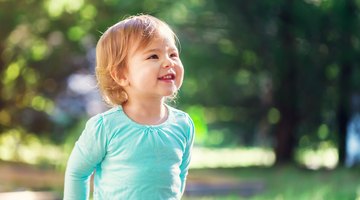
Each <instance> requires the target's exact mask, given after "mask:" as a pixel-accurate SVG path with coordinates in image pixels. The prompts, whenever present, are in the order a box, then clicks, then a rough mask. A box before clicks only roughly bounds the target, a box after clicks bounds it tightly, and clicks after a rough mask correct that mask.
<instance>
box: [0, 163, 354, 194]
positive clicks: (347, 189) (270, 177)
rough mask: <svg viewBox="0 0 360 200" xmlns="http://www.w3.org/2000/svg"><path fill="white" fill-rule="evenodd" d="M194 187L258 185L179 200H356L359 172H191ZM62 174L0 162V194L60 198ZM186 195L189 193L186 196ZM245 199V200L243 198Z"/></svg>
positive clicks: (287, 169) (257, 169)
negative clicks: (23, 192) (246, 190)
mask: <svg viewBox="0 0 360 200" xmlns="http://www.w3.org/2000/svg"><path fill="white" fill-rule="evenodd" d="M194 183H207V184H212V185H222V184H227V183H231V184H232V183H240V184H241V185H243V186H246V184H249V186H250V187H248V188H250V189H251V187H252V186H251V185H254V183H255V184H261V185H263V189H261V190H258V191H257V192H255V193H252V192H250V194H251V196H249V193H247V194H246V193H245V194H244V191H242V192H238V191H235V192H234V193H232V194H231V193H229V194H226V195H222V196H220V195H212V196H203V195H197V196H194V195H193V196H189V195H185V196H184V198H183V200H235V199H236V200H238V199H240V200H245V199H250V200H288V199H289V200H360V169H359V168H352V169H348V168H342V167H338V168H335V169H332V170H328V169H322V170H309V169H306V168H301V167H297V166H294V165H284V166H273V167H241V168H213V169H209V168H208V169H191V170H190V171H189V177H188V187H190V186H191V185H192V184H194ZM62 188H63V171H59V170H58V169H56V168H42V167H41V166H40V167H39V166H34V165H28V164H22V163H11V162H3V161H2V162H0V192H9V191H19V190H27V191H51V192H54V194H57V195H60V196H61V193H62ZM188 194H189V193H188ZM244 195H245V196H244Z"/></svg>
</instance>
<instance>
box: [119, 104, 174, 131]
mask: <svg viewBox="0 0 360 200" xmlns="http://www.w3.org/2000/svg"><path fill="white" fill-rule="evenodd" d="M165 107H166V110H167V118H166V120H165V121H163V122H161V123H160V124H141V123H138V122H136V121H134V120H133V119H131V118H130V117H129V116H128V115H127V114H126V113H125V111H124V109H123V107H122V106H121V105H120V106H117V110H118V111H121V112H123V113H124V117H125V118H126V120H127V121H128V122H129V123H130V124H132V125H135V126H137V127H140V128H159V127H162V126H164V125H165V124H167V123H168V121H169V120H170V118H171V117H172V114H171V113H172V112H171V111H170V109H171V108H170V107H169V106H168V105H166V104H165Z"/></svg>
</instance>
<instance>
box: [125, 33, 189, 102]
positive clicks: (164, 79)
mask: <svg viewBox="0 0 360 200" xmlns="http://www.w3.org/2000/svg"><path fill="white" fill-rule="evenodd" d="M183 77H184V68H183V65H182V63H181V60H180V57H179V52H178V50H177V48H176V45H175V43H174V40H173V39H172V38H170V37H169V36H166V35H160V37H157V38H155V39H154V40H153V41H152V42H150V44H149V45H147V46H146V47H145V48H140V49H138V50H136V51H135V52H133V53H130V55H129V59H128V66H127V73H126V78H127V81H128V85H127V86H126V87H124V89H125V91H126V92H127V93H128V96H129V100H131V98H133V97H135V98H146V97H150V98H160V99H162V98H163V97H166V96H171V95H173V94H174V93H175V92H177V90H178V89H179V88H180V87H181V84H182V81H183Z"/></svg>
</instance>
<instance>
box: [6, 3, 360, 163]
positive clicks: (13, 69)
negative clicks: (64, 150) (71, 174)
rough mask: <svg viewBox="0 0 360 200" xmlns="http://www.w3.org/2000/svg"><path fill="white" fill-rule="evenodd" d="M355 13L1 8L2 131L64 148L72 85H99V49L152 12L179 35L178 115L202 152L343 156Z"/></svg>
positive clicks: (234, 7)
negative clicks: (117, 29)
mask: <svg viewBox="0 0 360 200" xmlns="http://www.w3.org/2000/svg"><path fill="white" fill-rule="evenodd" d="M359 6H360V5H359V3H358V2H357V1H353V0H346V1H336V0H327V1H317V0H304V1H295V0H275V1H274V0H263V1H251V0H245V1H234V0H225V1H214V0H184V1H163V0H151V1H150V0H142V1H140V0H129V1H115V0H105V1H95V0H88V1H84V0H78V1H70V0H59V1H57V0H39V1H34V0H26V1H25V0H21V1H16V2H15V1H10V0H3V1H0V23H1V24H2V25H1V30H0V55H1V57H0V76H1V84H2V87H1V88H0V94H1V96H0V110H1V111H0V125H1V126H0V132H5V131H6V130H9V129H13V128H20V129H24V130H26V131H29V132H34V133H36V134H48V135H49V136H50V137H52V138H54V139H55V140H59V141H61V139H62V136H61V135H66V134H64V132H66V131H67V130H68V128H69V127H70V126H71V125H72V124H73V122H76V120H75V119H78V118H79V116H77V115H75V114H68V115H67V116H66V119H67V120H66V119H65V121H64V120H61V119H60V120H59V119H57V120H54V115H56V112H55V111H57V110H59V109H60V110H65V111H66V109H67V106H63V107H59V104H60V102H61V98H62V97H63V96H74V94H72V93H71V92H70V94H69V91H68V88H67V87H68V78H69V76H71V75H72V74H74V73H79V72H81V73H86V74H93V68H94V56H93V52H94V47H95V45H96V41H97V39H98V38H99V37H100V35H101V32H103V31H104V30H106V28H107V27H108V26H110V25H112V24H113V23H115V22H117V21H118V20H120V19H122V18H124V16H128V15H133V14H137V13H149V14H152V15H155V16H157V17H159V18H161V19H164V20H165V21H166V22H168V23H169V24H170V25H171V26H172V27H173V28H174V29H175V32H177V33H178V35H179V38H180V41H181V57H182V60H183V63H184V65H185V70H186V77H185V82H184V85H183V88H182V89H181V91H180V100H179V102H180V104H179V106H181V107H183V108H184V109H186V110H187V111H188V112H189V113H190V114H192V115H193V118H194V121H195V122H196V125H197V129H198V133H197V134H198V139H197V142H198V143H200V144H203V145H210V146H221V145H265V146H270V147H274V148H275V150H276V153H277V158H278V161H279V162H281V161H289V160H292V159H293V153H294V150H295V148H296V147H300V148H301V147H313V148H316V147H317V146H318V145H319V144H320V143H324V142H327V144H331V145H334V146H338V147H339V149H340V154H341V155H342V157H343V154H344V147H345V140H344V138H345V136H346V134H345V133H346V123H347V120H348V117H349V116H350V114H351V110H350V108H349V100H350V99H351V96H352V95H353V94H355V93H356V92H358V91H360V90H359V88H360V81H359V80H360V78H359V77H360V68H359V66H358V65H359V64H358V63H359V61H358V59H359V58H360V56H358V54H359V50H360V42H359V41H360V40H359V39H360V38H359V25H358V24H360V23H359V22H360V19H359V16H358V14H357V13H358V12H359ZM54 113H55V114H54ZM62 113H64V112H62ZM65 113H66V112H65ZM68 113H69V112H68ZM70 113H71V112H70ZM60 122H61V123H60ZM56 127H60V129H58V128H56ZM59 135H60V136H59Z"/></svg>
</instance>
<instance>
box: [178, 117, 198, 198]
mask: <svg viewBox="0 0 360 200" xmlns="http://www.w3.org/2000/svg"><path fill="white" fill-rule="evenodd" d="M187 117H188V121H189V124H188V125H189V131H188V133H187V139H188V140H187V143H186V148H185V152H184V154H183V159H182V162H181V165H180V170H181V172H180V179H181V194H183V193H184V191H185V185H186V177H187V174H188V170H189V165H190V160H191V151H192V147H193V145H194V138H195V128H194V122H193V121H192V120H191V118H190V117H189V116H187Z"/></svg>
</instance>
